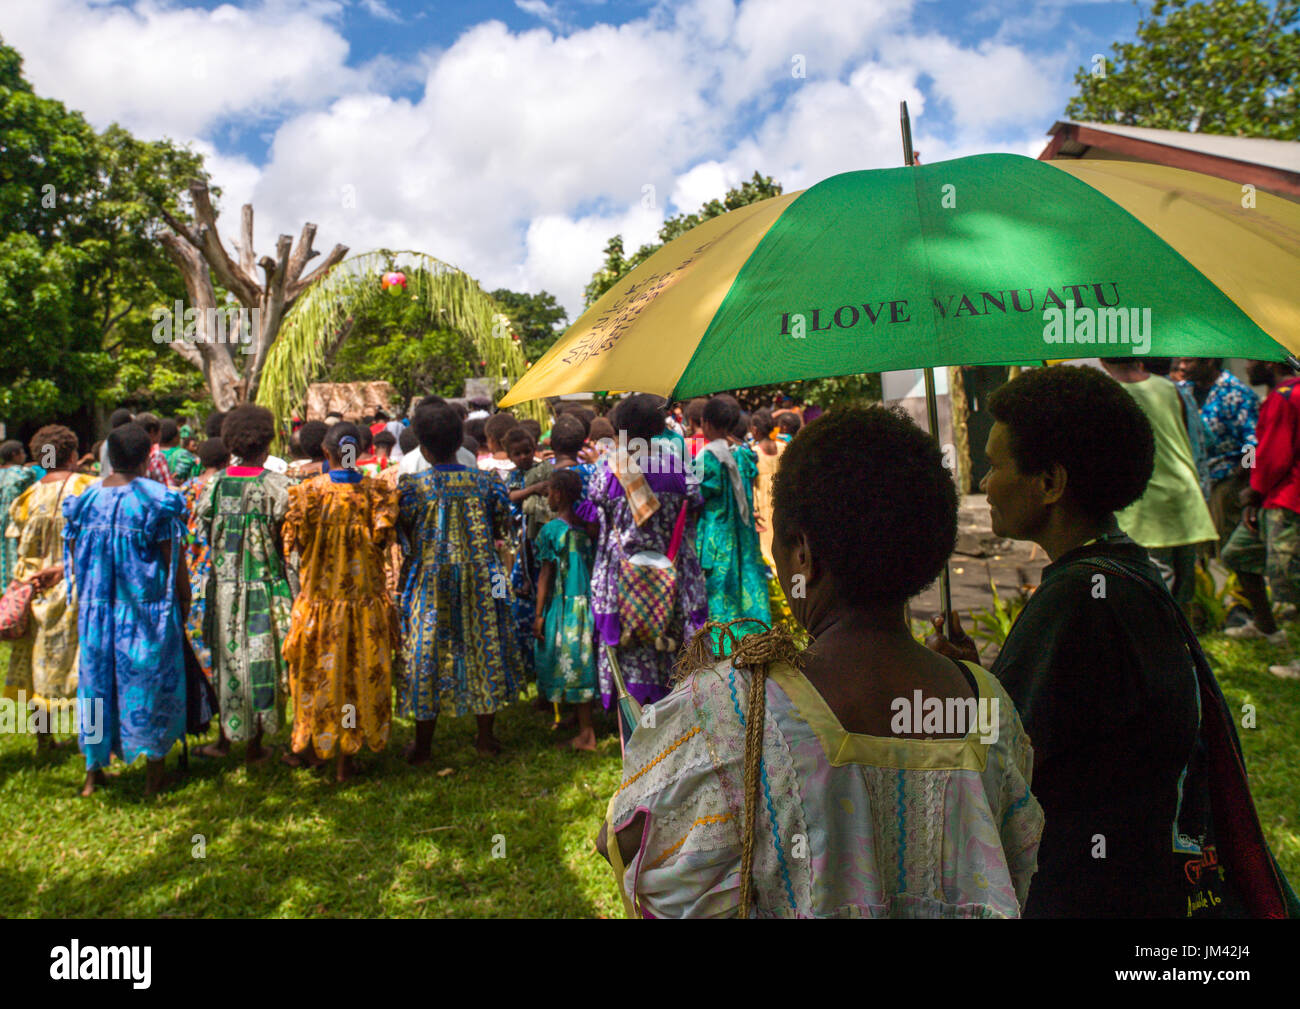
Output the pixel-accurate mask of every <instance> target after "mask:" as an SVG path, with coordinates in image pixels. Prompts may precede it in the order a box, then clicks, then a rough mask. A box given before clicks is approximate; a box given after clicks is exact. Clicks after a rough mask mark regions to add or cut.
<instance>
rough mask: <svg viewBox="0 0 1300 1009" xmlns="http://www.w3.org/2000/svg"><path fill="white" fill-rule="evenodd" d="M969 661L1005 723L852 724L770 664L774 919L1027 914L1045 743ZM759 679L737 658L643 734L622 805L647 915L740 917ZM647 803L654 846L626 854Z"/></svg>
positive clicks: (769, 834)
mask: <svg viewBox="0 0 1300 1009" xmlns="http://www.w3.org/2000/svg"><path fill="white" fill-rule="evenodd" d="M968 668H969V669H970V671H971V672H972V674H973V676H974V679H975V682H976V685H977V687H978V693H979V697H980V698H981V699H983V700H984V701H985V703H988V702H990V701H993V700H996V701H997V712H996V719H995V721H996V724H997V732H996V734H995V733H993V732H987V733H986V734H985V735H984V736H982V735H981V733H980V731H979V730H978V729H975V730H973V731H972V732H971V733H969V734H968V735H967V736H966V737H965V738H961V739H932V740H920V739H903V738H889V737H879V736H866V735H861V734H857V733H851V732H846V731H845V730H844V729H843V727H842V726H841V725H840V723H839V721H838V720H837V719H836V717H835V715H834V714H833V713H832V712H831V710H830V708H829V707H828V706H827V704H826V702H825V701H824V700H823V699H822V697H821V695H820V694H819V693H818V692H817V690H816V688H814V687H813V685H812V684H811V683H810V682H809V681H808V680H807V679H806V678H805V677H804V676H803V675H802V674H801V673H799V672H797V671H796V670H795V669H794V668H793V667H792V666H790V665H788V664H781V663H777V664H773V665H772V666H771V667H770V668H769V671H768V678H767V697H766V704H767V711H766V714H765V722H766V724H765V728H764V749H763V764H762V774H761V787H762V795H763V802H762V804H761V806H760V809H759V811H758V817H757V822H756V825H755V830H756V842H755V846H754V884H755V898H754V905H755V912H756V913H757V914H758V915H759V916H764V917H922V918H983V917H992V918H1012V917H1017V916H1019V914H1020V907H1021V905H1022V904H1023V902H1024V900H1025V897H1026V895H1027V893H1028V889H1029V881H1030V877H1031V876H1032V875H1033V874H1034V871H1035V869H1036V868H1037V852H1038V842H1039V838H1040V836H1041V835H1042V830H1043V813H1042V809H1041V807H1040V806H1039V804H1038V801H1037V800H1036V799H1035V798H1034V797H1033V795H1032V794H1031V793H1030V790H1029V785H1030V780H1031V775H1032V767H1033V750H1032V749H1031V747H1030V745H1029V739H1028V737H1027V736H1026V735H1025V732H1024V729H1023V727H1022V726H1021V724H1020V718H1019V716H1018V715H1017V714H1016V709H1015V705H1014V704H1013V703H1012V701H1011V699H1010V698H1009V697H1008V696H1007V695H1006V693H1005V692H1004V691H1003V689H1002V687H1001V685H1000V684H999V683H998V682H997V680H996V679H994V678H993V677H992V676H991V675H989V674H988V673H987V672H986V671H985V670H983V669H981V668H980V667H978V666H974V665H970V666H969V667H968ZM749 682H750V681H749V673H748V671H746V670H738V669H734V668H732V666H731V665H730V663H729V662H727V661H725V660H724V661H722V662H720V663H718V664H717V665H716V666H714V667H713V668H711V669H707V670H704V671H701V672H699V673H696V674H695V675H694V676H692V677H691V678H689V679H688V680H686V681H685V682H684V683H682V684H681V685H680V686H679V687H678V688H677V689H676V690H674V691H673V692H672V693H671V694H669V695H668V696H667V697H665V698H663V699H662V700H660V701H659V702H657V703H656V704H655V706H654V724H653V727H649V726H647V725H646V722H647V721H648V719H644V718H643V720H642V726H641V727H639V728H638V729H637V731H636V732H635V733H634V734H633V736H632V739H631V740H630V741H629V743H628V747H627V753H626V756H625V759H624V771H623V774H624V776H623V784H622V786H621V787H620V788H619V790H618V792H617V793H616V794H615V795H614V797H613V799H611V801H610V804H609V811H608V814H607V829H608V832H609V837H610V844H609V849H610V852H611V858H612V859H613V861H614V863H615V871H616V873H617V874H618V875H619V885H620V889H621V890H622V893H623V896H624V901H625V904H626V906H627V910H628V913H629V914H632V915H639V916H643V917H655V918H658V917H665V918H676V917H727V916H734V915H736V914H737V913H738V909H739V904H740V861H741V833H742V830H743V827H744V812H743V810H744V803H743V801H742V796H743V779H744V740H745V730H744V720H743V715H742V712H744V711H746V710H747V705H748V695H749ZM986 710H988V711H990V712H991V711H992V705H991V704H990V705H989V708H988V709H986ZM994 735H996V739H993V738H992V737H993V736H994ZM638 813H644V814H645V816H646V828H645V831H644V835H643V838H642V842H641V846H640V849H639V850H638V852H637V853H636V855H635V856H634V857H633V858H632V860H631V862H630V864H628V865H627V866H622V865H621V859H620V858H619V855H618V845H617V844H616V843H615V842H614V840H613V835H614V832H615V831H617V830H618V829H620V828H623V827H625V826H627V825H628V824H629V823H630V822H631V821H632V820H633V819H634V817H635V816H636V815H637V814H638Z"/></svg>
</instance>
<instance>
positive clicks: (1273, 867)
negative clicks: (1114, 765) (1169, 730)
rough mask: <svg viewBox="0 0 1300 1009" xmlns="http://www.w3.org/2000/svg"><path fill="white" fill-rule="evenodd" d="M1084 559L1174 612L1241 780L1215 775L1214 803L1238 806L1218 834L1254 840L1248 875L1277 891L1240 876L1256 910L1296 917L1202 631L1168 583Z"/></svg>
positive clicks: (1207, 725) (1223, 751) (1216, 753)
mask: <svg viewBox="0 0 1300 1009" xmlns="http://www.w3.org/2000/svg"><path fill="white" fill-rule="evenodd" d="M1080 562H1081V563H1084V564H1088V565H1090V566H1092V567H1095V568H1100V569H1101V570H1102V571H1106V572H1110V573H1111V574H1115V575H1118V576H1120V577H1122V578H1127V579H1129V580H1130V581H1133V582H1136V583H1138V584H1139V585H1143V586H1145V587H1146V588H1147V589H1148V590H1149V591H1150V592H1151V593H1152V594H1154V595H1155V596H1157V597H1158V598H1159V599H1160V600H1161V602H1162V604H1164V606H1165V609H1166V610H1167V611H1169V612H1172V613H1173V614H1174V617H1175V619H1176V620H1177V622H1178V625H1179V628H1180V630H1181V631H1182V635H1183V645H1184V647H1185V648H1186V649H1187V651H1188V652H1189V653H1190V655H1191V659H1192V665H1193V667H1194V668H1195V670H1196V681H1197V688H1198V694H1199V697H1200V707H1201V728H1200V731H1201V734H1202V739H1203V740H1204V742H1205V744H1206V747H1207V750H1208V751H1209V756H1210V758H1211V761H1212V766H1215V765H1216V764H1217V766H1222V763H1223V762H1228V763H1230V765H1231V771H1232V773H1233V784H1234V785H1235V786H1236V787H1235V788H1233V789H1232V791H1231V793H1229V794H1225V795H1222V796H1221V795H1220V792H1221V789H1220V788H1218V787H1215V785H1214V783H1213V781H1211V802H1212V804H1214V805H1218V803H1214V800H1215V799H1221V801H1228V802H1231V804H1232V806H1233V807H1234V808H1231V809H1223V810H1222V814H1223V815H1224V822H1222V823H1220V822H1219V818H1218V816H1216V818H1215V831H1216V834H1219V833H1220V832H1222V834H1223V835H1226V836H1228V837H1230V838H1232V839H1234V840H1236V839H1240V840H1243V841H1245V842H1247V843H1248V844H1249V846H1250V848H1249V849H1248V850H1244V851H1242V852H1234V854H1235V855H1239V856H1240V858H1241V863H1240V864H1241V867H1242V868H1243V869H1246V870H1247V875H1250V874H1251V873H1253V874H1254V875H1255V878H1259V875H1260V874H1263V875H1264V876H1266V877H1267V878H1268V880H1269V883H1270V884H1271V887H1270V888H1271V890H1272V892H1271V893H1268V894H1261V893H1260V892H1259V891H1258V890H1254V889H1251V890H1249V891H1248V890H1247V888H1246V887H1245V885H1244V884H1245V883H1246V882H1247V880H1246V879H1245V878H1243V879H1239V880H1238V881H1237V882H1238V885H1239V888H1240V889H1241V891H1242V897H1243V898H1244V899H1245V900H1246V901H1247V902H1248V904H1249V906H1250V911H1251V914H1252V916H1254V917H1270V918H1278V917H1282V918H1285V917H1288V916H1291V917H1294V916H1295V915H1296V914H1297V905H1296V898H1295V895H1294V893H1293V892H1292V890H1291V887H1290V884H1289V883H1288V882H1287V879H1286V877H1285V876H1284V875H1283V874H1282V870H1281V869H1280V868H1279V866H1278V864H1277V860H1276V859H1275V858H1274V857H1273V853H1272V851H1271V849H1270V848H1269V846H1268V841H1267V840H1266V839H1265V837H1264V829H1263V827H1262V826H1261V825H1260V822H1259V813H1258V811H1257V810H1256V809H1255V801H1254V798H1253V797H1252V796H1251V794H1250V779H1249V777H1248V776H1247V774H1246V761H1245V757H1244V755H1243V752H1242V749H1241V740H1240V739H1239V738H1238V736H1237V726H1236V724H1235V723H1234V722H1233V719H1232V717H1231V716H1230V715H1229V714H1228V702H1227V700H1226V699H1225V698H1224V696H1223V692H1222V690H1220V688H1219V681H1218V679H1217V678H1216V677H1215V675H1214V670H1213V669H1212V668H1211V667H1210V663H1209V660H1208V659H1207V658H1206V657H1205V652H1204V650H1203V649H1202V648H1201V643H1200V640H1199V639H1198V638H1197V637H1196V632H1195V631H1194V630H1193V629H1192V625H1191V624H1190V623H1188V621H1187V617H1186V616H1185V615H1184V613H1183V611H1182V608H1181V607H1180V606H1179V605H1178V604H1177V603H1176V602H1175V601H1174V597H1173V596H1171V595H1170V594H1169V590H1168V589H1167V588H1165V586H1164V584H1163V583H1157V582H1156V581H1155V580H1154V579H1152V578H1150V577H1149V576H1148V575H1145V574H1143V573H1142V572H1140V571H1135V570H1133V569H1132V568H1130V567H1128V566H1127V565H1124V564H1118V563H1116V562H1114V561H1112V560H1110V559H1109V558H1104V557H1086V558H1080ZM1211 779H1213V775H1211ZM1212 808H1213V807H1212ZM1243 833H1244V834H1245V836H1244V837H1242V836H1241V835H1242V834H1243ZM1217 840H1220V838H1219V837H1216V841H1217Z"/></svg>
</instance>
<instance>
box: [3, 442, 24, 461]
mask: <svg viewBox="0 0 1300 1009" xmlns="http://www.w3.org/2000/svg"><path fill="white" fill-rule="evenodd" d="M26 453H27V450H26V449H25V448H23V443H22V442H20V441H14V440H13V439H12V438H10V439H9V440H8V441H3V442H0V463H5V462H18V461H19V460H20V459H21V458H23V456H25V455H26Z"/></svg>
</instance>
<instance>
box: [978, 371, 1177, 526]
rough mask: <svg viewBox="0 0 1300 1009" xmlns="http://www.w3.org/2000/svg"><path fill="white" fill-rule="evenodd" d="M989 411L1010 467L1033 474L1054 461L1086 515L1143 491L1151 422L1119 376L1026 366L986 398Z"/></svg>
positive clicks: (1150, 460)
mask: <svg viewBox="0 0 1300 1009" xmlns="http://www.w3.org/2000/svg"><path fill="white" fill-rule="evenodd" d="M1147 381H1148V382H1161V381H1164V379H1160V378H1149V379H1147ZM1180 408H1181V404H1180ZM989 412H990V413H992V414H993V419H994V420H996V421H1000V422H1002V423H1003V424H1005V425H1006V426H1007V427H1008V428H1009V429H1010V435H1011V456H1012V458H1013V459H1015V462H1016V469H1018V470H1019V471H1020V472H1021V473H1024V474H1026V475H1033V474H1036V473H1043V472H1045V471H1046V470H1048V469H1051V467H1052V466H1053V465H1055V464H1056V463H1060V464H1061V466H1063V467H1064V468H1065V472H1066V474H1067V479H1066V483H1065V493H1066V495H1067V497H1068V498H1069V499H1070V500H1071V501H1073V502H1074V503H1075V504H1076V505H1077V506H1078V507H1079V508H1080V509H1082V510H1083V512H1084V513H1085V514H1087V515H1089V516H1091V517H1092V518H1105V516H1106V515H1108V514H1110V513H1111V512H1114V511H1118V510H1119V509H1120V508H1123V507H1125V506H1126V505H1130V504H1132V503H1133V502H1134V501H1136V500H1137V499H1138V498H1140V497H1141V496H1142V492H1143V491H1144V490H1146V486H1147V481H1148V480H1150V479H1151V472H1152V470H1153V468H1154V467H1155V457H1156V441H1155V435H1154V434H1153V433H1152V431H1151V422H1150V421H1148V420H1147V417H1146V414H1144V413H1143V412H1142V408H1141V407H1140V406H1138V405H1137V402H1136V400H1134V399H1133V397H1132V396H1130V395H1129V394H1128V393H1127V392H1125V391H1124V387H1123V386H1122V385H1121V384H1120V383H1119V382H1116V381H1115V380H1114V379H1113V378H1111V377H1110V376H1109V375H1107V374H1105V373H1104V372H1101V371H1098V370H1097V369H1096V368H1087V367H1078V366H1071V365H1057V366H1056V367H1050V368H1034V369H1033V370H1031V371H1026V372H1024V373H1023V374H1022V375H1020V377H1019V378H1017V379H1015V380H1014V381H1011V382H1008V383H1007V384H1006V385H1004V386H1002V387H1001V388H999V389H998V390H997V391H996V392H994V393H993V395H992V396H990V397H989Z"/></svg>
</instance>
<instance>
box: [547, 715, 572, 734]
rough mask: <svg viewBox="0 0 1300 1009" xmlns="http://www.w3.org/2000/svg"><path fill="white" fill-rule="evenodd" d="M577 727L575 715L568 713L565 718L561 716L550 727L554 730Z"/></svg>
mask: <svg viewBox="0 0 1300 1009" xmlns="http://www.w3.org/2000/svg"><path fill="white" fill-rule="evenodd" d="M577 727H578V716H577V715H569V716H568V717H567V718H561V719H560V720H559V721H558V722H553V723H552V724H551V729H552V730H553V731H555V732H568V731H569V730H570V729H576V728H577Z"/></svg>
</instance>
